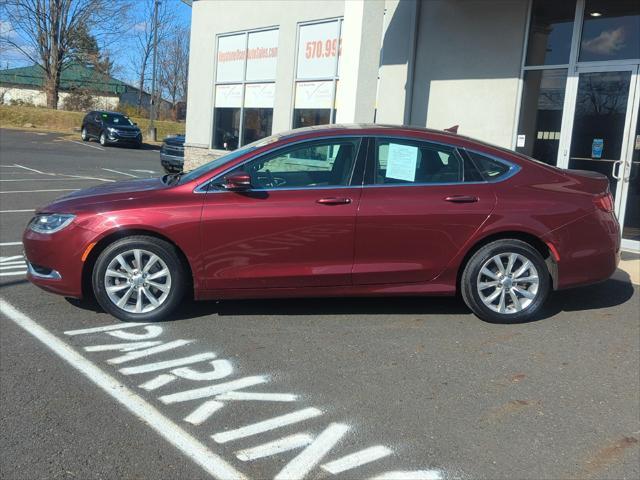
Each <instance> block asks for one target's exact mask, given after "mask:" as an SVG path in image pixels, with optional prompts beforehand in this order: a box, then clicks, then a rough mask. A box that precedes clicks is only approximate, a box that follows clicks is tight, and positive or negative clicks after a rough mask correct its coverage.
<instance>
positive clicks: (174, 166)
mask: <svg viewBox="0 0 640 480" xmlns="http://www.w3.org/2000/svg"><path fill="white" fill-rule="evenodd" d="M160 164H161V165H162V168H164V171H165V172H166V173H179V172H181V171H182V168H183V167H184V157H178V156H176V155H169V154H167V153H164V152H162V151H161V152H160Z"/></svg>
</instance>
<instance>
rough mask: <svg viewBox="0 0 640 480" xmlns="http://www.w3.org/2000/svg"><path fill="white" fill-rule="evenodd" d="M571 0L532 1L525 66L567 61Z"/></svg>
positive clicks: (571, 19) (571, 12) (571, 13)
mask: <svg viewBox="0 0 640 480" xmlns="http://www.w3.org/2000/svg"><path fill="white" fill-rule="evenodd" d="M575 8H576V2H575V0H566V1H565V0H563V1H558V0H534V1H533V4H532V6H531V23H530V25H529V40H528V42H527V61H526V64H527V65H562V64H566V63H569V53H570V52H571V37H572V35H573V23H574V17H575Z"/></svg>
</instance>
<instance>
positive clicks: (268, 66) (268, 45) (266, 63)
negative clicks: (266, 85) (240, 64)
mask: <svg viewBox="0 0 640 480" xmlns="http://www.w3.org/2000/svg"><path fill="white" fill-rule="evenodd" d="M248 46H249V49H248V51H247V81H249V82H253V81H257V80H275V79H276V65H277V63H278V30H266V31H263V32H253V33H250V34H249V43H248Z"/></svg>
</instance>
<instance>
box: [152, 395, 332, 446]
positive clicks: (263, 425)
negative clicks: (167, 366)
mask: <svg viewBox="0 0 640 480" xmlns="http://www.w3.org/2000/svg"><path fill="white" fill-rule="evenodd" d="M160 398H162V397H160ZM319 415H322V410H320V409H319V408H315V407H309V408H303V409H302V410H296V411H295V412H292V413H287V414H286V415H280V416H278V417H273V418H270V419H268V420H263V421H262V422H257V423H252V424H251V425H245V426H244V427H240V428H236V429H233V430H226V431H224V432H220V433H215V434H213V435H211V438H213V439H214V440H215V441H216V442H217V443H227V442H231V441H233V440H238V439H240V438H245V437H250V436H252V435H257V434H259V433H264V432H268V431H269V430H275V429H276V428H281V427H286V426H287V425H292V424H294V423H298V422H303V421H304V420H308V419H310V418H313V417H317V416H319Z"/></svg>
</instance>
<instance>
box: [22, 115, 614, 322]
mask: <svg viewBox="0 0 640 480" xmlns="http://www.w3.org/2000/svg"><path fill="white" fill-rule="evenodd" d="M23 242H24V248H25V254H26V257H27V260H28V268H29V274H28V276H29V279H30V280H31V282H33V283H34V284H36V285H38V286H39V287H42V288H43V289H45V290H48V291H50V292H54V293H58V294H61V295H65V296H68V297H84V296H89V295H95V297H96V299H97V300H98V302H99V303H100V305H101V306H102V307H103V308H104V309H105V310H106V311H108V312H110V313H111V314H113V315H114V316H116V317H118V318H120V319H123V320H137V321H155V320H160V319H163V318H166V317H167V315H168V314H169V313H170V312H171V311H172V310H174V309H175V308H177V307H178V306H179V305H180V303H181V301H182V299H183V297H184V296H185V295H186V294H189V295H193V296H194V297H195V298H196V299H228V298H259V297H282V298H284V297H307V296H309V297H310V296H327V297H330V296H367V295H454V294H456V293H457V292H460V293H461V294H462V297H463V298H464V301H465V302H466V303H467V305H468V306H469V308H471V310H473V312H474V313H475V314H476V315H478V316H479V317H480V318H483V319H486V320H490V321H497V322H515V321H523V320H527V319H530V318H532V317H534V316H535V315H536V314H537V313H538V312H539V311H540V309H541V307H542V306H543V304H544V302H545V300H546V298H547V296H548V294H549V292H550V290H552V289H555V290H560V289H564V288H568V287H574V286H578V285H585V284H589V283H593V282H599V281H602V280H605V279H607V278H609V276H610V275H611V274H612V273H613V272H614V271H615V269H616V266H617V263H618V261H619V250H620V228H619V225H618V221H617V220H616V217H615V215H614V213H613V201H612V196H611V193H610V192H609V186H608V181H607V179H606V178H605V177H604V176H602V175H599V174H596V173H591V172H582V171H567V170H560V169H557V168H554V167H550V166H548V165H545V164H542V163H538V162H536V161H534V160H532V159H530V158H527V157H524V156H522V155H519V154H516V153H513V152H511V151H507V150H503V149H500V148H497V147H493V146H490V145H487V144H485V143H481V142H478V141H475V140H471V139H469V138H465V137H462V136H459V135H456V134H452V133H446V132H440V131H433V130H425V129H417V128H405V127H392V126H378V125H355V126H336V125H333V126H325V127H314V128H310V129H301V130H295V131H292V132H289V133H284V134H281V135H276V136H273V137H269V138H267V139H264V140H261V141H259V142H256V143H254V144H251V145H248V146H246V147H244V148H241V149H239V150H236V151H234V152H232V153H229V154H228V155H226V156H224V157H221V158H218V159H216V160H213V161H212V162H210V163H208V164H206V165H204V166H202V167H200V168H197V169H196V170H193V171H191V172H189V173H186V174H181V175H176V174H174V175H166V176H164V177H162V178H157V179H148V180H132V181H126V182H119V183H113V184H107V185H101V186H98V187H94V188H90V189H87V190H83V191H79V192H75V193H73V194H71V195H68V196H66V197H63V198H60V199H58V200H56V201H55V202H53V203H52V204H50V205H48V206H46V207H44V208H42V209H40V210H39V211H38V212H37V214H36V216H35V217H34V218H33V220H32V221H31V223H30V224H29V226H28V227H27V229H26V231H25V233H24V238H23Z"/></svg>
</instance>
